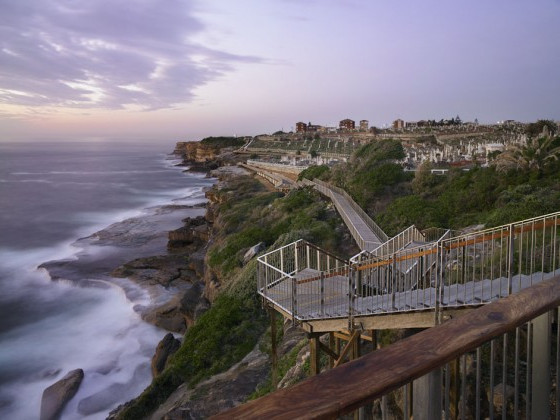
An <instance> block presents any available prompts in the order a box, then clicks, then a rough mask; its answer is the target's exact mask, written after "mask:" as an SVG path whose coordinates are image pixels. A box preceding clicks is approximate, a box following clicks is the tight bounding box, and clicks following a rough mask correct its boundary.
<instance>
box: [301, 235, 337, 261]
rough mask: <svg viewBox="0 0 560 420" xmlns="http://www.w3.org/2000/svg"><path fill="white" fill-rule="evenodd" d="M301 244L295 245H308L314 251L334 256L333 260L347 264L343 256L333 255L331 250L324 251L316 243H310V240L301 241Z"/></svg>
mask: <svg viewBox="0 0 560 420" xmlns="http://www.w3.org/2000/svg"><path fill="white" fill-rule="evenodd" d="M302 242H303V243H302V244H299V245H296V247H298V248H299V247H302V246H309V247H310V248H313V249H314V250H315V251H320V252H322V253H323V254H326V255H328V256H329V257H331V258H334V259H335V260H338V261H340V262H342V263H344V264H348V260H347V259H344V258H340V257H339V256H338V255H334V254H333V253H332V252H329V251H326V250H324V249H323V248H319V247H318V246H317V245H314V244H312V243H311V242H307V241H302Z"/></svg>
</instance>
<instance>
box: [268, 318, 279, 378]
mask: <svg viewBox="0 0 560 420" xmlns="http://www.w3.org/2000/svg"><path fill="white" fill-rule="evenodd" d="M268 314H269V316H270V358H271V363H272V383H273V385H274V386H276V385H277V383H278V377H277V375H278V351H277V343H276V311H275V310H274V308H270V307H269V308H268Z"/></svg>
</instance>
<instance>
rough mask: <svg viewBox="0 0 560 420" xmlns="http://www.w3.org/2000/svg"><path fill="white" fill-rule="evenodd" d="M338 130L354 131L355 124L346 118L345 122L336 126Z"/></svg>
mask: <svg viewBox="0 0 560 420" xmlns="http://www.w3.org/2000/svg"><path fill="white" fill-rule="evenodd" d="M338 128H340V129H341V130H354V129H356V123H355V122H354V121H352V120H350V119H348V118H346V119H345V120H342V121H340V123H339V124H338Z"/></svg>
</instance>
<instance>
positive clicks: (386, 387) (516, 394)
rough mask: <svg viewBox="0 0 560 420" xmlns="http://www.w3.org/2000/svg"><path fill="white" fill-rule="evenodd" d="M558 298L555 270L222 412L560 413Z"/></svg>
mask: <svg viewBox="0 0 560 420" xmlns="http://www.w3.org/2000/svg"><path fill="white" fill-rule="evenodd" d="M559 305H560V276H556V277H554V278H551V279H548V280H545V281H543V282H541V283H539V284H536V285H534V286H531V287H529V288H527V289H525V290H523V291H521V292H519V293H517V294H515V295H512V296H509V297H507V298H505V299H500V300H498V301H495V302H493V303H491V304H489V305H485V306H483V307H480V308H477V309H476V310H473V311H471V312H468V313H466V314H465V315H463V316H461V317H458V318H455V319H452V320H450V321H447V322H445V323H443V324H441V325H438V326H436V327H434V328H430V329H428V330H424V331H422V332H420V333H418V334H415V335H412V336H411V337H408V338H406V339H403V340H400V341H397V342H396V343H394V344H392V345H389V346H387V347H384V348H381V349H379V350H375V351H373V352H371V353H369V354H366V355H365V356H363V357H361V358H360V359H358V360H355V361H350V362H348V363H345V364H343V365H341V366H339V367H337V368H335V369H331V370H327V371H326V372H324V373H321V374H320V375H317V376H313V377H311V378H308V379H306V380H305V381H302V382H300V383H299V384H296V385H294V386H292V387H291V388H287V389H281V390H279V391H277V392H274V393H272V394H269V395H267V396H265V397H262V398H260V399H257V400H254V401H251V402H249V403H247V404H244V405H241V406H238V407H236V408H233V409H231V410H228V411H226V412H223V413H220V414H219V415H218V416H216V418H217V419H218V418H224V419H225V418H228V419H235V418H243V419H250V418H290V419H294V418H298V419H311V418H313V419H331V418H336V417H339V416H342V415H345V414H349V413H352V412H356V411H359V417H360V418H375V419H387V418H411V416H414V418H425V419H436V418H437V419H439V418H445V419H459V418H460V419H470V418H476V419H484V418H490V419H494V418H497V417H498V416H500V417H501V418H502V419H508V418H513V419H535V420H540V419H549V418H556V419H558V418H559V416H560V387H559V384H558V381H559V378H560V320H559V318H558V306H559ZM286 402H289V403H286Z"/></svg>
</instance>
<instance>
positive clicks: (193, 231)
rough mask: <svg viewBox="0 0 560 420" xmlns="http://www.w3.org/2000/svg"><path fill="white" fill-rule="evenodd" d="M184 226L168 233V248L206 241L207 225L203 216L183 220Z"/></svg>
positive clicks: (201, 243) (199, 243)
mask: <svg viewBox="0 0 560 420" xmlns="http://www.w3.org/2000/svg"><path fill="white" fill-rule="evenodd" d="M183 222H184V223H185V225H184V226H182V227H180V228H178V229H175V230H172V231H170V232H169V233H168V235H167V236H168V242H167V247H168V248H182V247H185V246H188V245H196V246H200V245H203V244H205V243H206V242H207V241H208V236H209V234H208V225H207V224H206V218H205V217H204V216H198V217H195V218H187V219H185V220H183Z"/></svg>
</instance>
